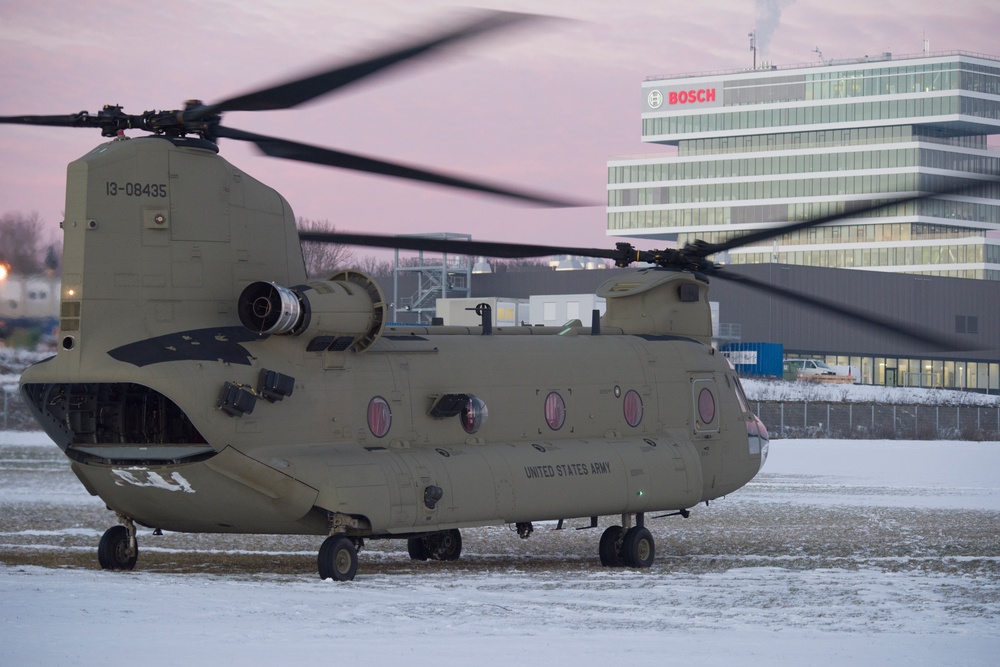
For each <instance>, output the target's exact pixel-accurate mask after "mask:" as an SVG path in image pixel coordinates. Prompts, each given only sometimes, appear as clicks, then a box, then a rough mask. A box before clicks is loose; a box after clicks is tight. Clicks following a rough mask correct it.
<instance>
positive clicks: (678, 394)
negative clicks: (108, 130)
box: [21, 137, 767, 576]
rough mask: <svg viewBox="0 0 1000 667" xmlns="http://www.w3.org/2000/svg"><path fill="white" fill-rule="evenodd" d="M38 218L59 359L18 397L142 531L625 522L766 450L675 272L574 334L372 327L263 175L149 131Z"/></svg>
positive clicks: (703, 495) (77, 181) (76, 176)
mask: <svg viewBox="0 0 1000 667" xmlns="http://www.w3.org/2000/svg"><path fill="white" fill-rule="evenodd" d="M63 229H64V245H65V250H64V274H63V284H62V304H61V313H60V314H61V319H60V324H61V333H60V336H61V341H60V346H59V350H58V353H57V354H56V356H55V357H53V358H51V359H49V360H46V361H45V362H42V363H40V364H37V365H35V366H33V367H31V368H30V369H28V370H27V371H26V372H25V373H24V375H23V377H22V380H21V383H22V392H23V394H24V395H25V397H26V399H27V402H28V403H29V405H30V406H31V407H32V409H33V410H34V412H35V414H36V417H37V418H38V420H39V423H40V424H41V425H42V427H43V428H44V429H45V430H46V431H47V432H48V433H49V435H50V436H51V437H52V438H53V439H54V440H55V442H56V443H57V444H58V445H59V446H60V447H61V448H62V449H63V451H65V453H66V454H67V456H68V457H69V458H70V459H71V461H72V463H71V465H72V468H73V470H74V472H75V473H76V474H77V475H78V477H79V478H80V480H81V481H82V483H83V484H84V486H85V487H86V488H87V490H88V491H90V492H91V493H92V494H95V495H98V496H100V497H101V498H102V499H103V500H104V501H105V502H106V503H107V505H108V507H109V508H111V509H112V510H114V511H116V512H117V513H118V514H119V515H120V516H121V517H126V518H127V519H128V520H134V521H135V522H138V523H140V524H143V525H147V526H150V527H155V528H161V529H165V530H173V531H190V532H239V533H276V534H282V533H284V534H291V533H299V534H330V535H334V534H344V535H348V536H353V537H361V538H364V537H393V536H395V537H405V536H412V535H422V534H429V533H434V532H438V531H444V530H449V529H454V528H461V527H467V526H479V525H491V524H502V523H518V524H521V523H526V522H531V521H539V520H547V519H565V518H574V517H597V516H602V515H626V514H636V515H640V516H641V515H642V514H643V513H645V512H651V511H671V510H674V511H680V510H687V509H688V508H690V507H692V506H694V505H696V504H698V503H700V502H705V501H708V500H711V499H714V498H718V497H720V496H723V495H726V494H728V493H731V492H732V491H734V490H736V489H738V488H740V487H741V486H743V485H744V484H746V483H747V482H748V481H749V480H750V479H752V478H753V477H754V475H755V474H756V473H757V471H758V470H759V469H760V467H761V465H762V464H763V461H764V459H765V457H766V453H767V435H766V430H764V428H763V425H762V424H760V422H759V420H758V419H757V418H756V417H755V416H754V415H753V414H752V412H751V411H750V410H749V408H748V406H747V404H746V401H745V399H744V398H743V397H742V393H741V391H742V390H741V389H740V387H739V382H738V380H737V378H736V375H735V372H734V371H733V370H732V368H731V366H729V364H728V362H727V361H726V360H725V359H724V358H723V357H722V355H720V354H716V353H715V350H714V349H713V348H712V346H711V345H710V337H711V321H710V309H709V305H708V301H707V292H708V289H707V288H708V286H707V281H706V280H704V279H702V278H700V277H699V276H697V275H694V274H691V273H688V272H684V271H670V270H663V269H647V270H640V271H635V272H627V273H616V274H615V276H614V277H613V278H612V279H611V280H609V281H608V282H607V283H606V284H605V285H604V286H603V287H602V288H601V292H600V293H601V294H602V295H603V296H605V297H606V298H607V300H608V312H607V313H606V314H605V316H604V317H603V318H602V319H601V320H600V322H599V323H598V326H583V325H582V324H581V323H579V322H574V323H570V324H568V325H567V326H566V327H562V328H552V327H515V328H510V329H498V330H496V331H490V330H489V328H488V327H487V328H485V330H484V328H483V327H471V328H465V327H442V326H430V327H409V326H405V327H404V326H395V327H393V326H387V325H386V323H385V313H386V304H385V299H384V297H383V296H382V294H381V291H380V290H379V289H378V287H377V285H375V284H374V282H373V281H371V280H370V279H369V278H368V277H367V276H365V275H364V274H361V273H357V272H352V271H344V272H341V273H339V274H337V275H334V276H332V277H331V278H330V279H329V280H326V281H314V282H308V281H307V280H306V276H305V272H304V268H303V264H302V256H301V250H300V247H299V244H298V239H297V237H296V229H295V224H294V217H293V215H292V212H291V209H290V207H289V206H288V204H287V202H285V200H284V199H283V198H282V197H281V196H280V195H279V194H278V193H277V192H275V191H274V190H272V189H271V188H269V187H267V186H265V185H263V184H261V183H259V182H257V181H255V180H254V179H252V178H250V177H249V176H247V175H246V174H244V173H243V172H241V171H240V170H238V169H236V168H235V167H233V166H232V165H231V164H229V163H228V162H226V161H225V160H224V159H222V158H221V157H219V156H218V155H217V154H216V151H215V149H214V145H212V144H209V143H208V142H204V141H200V140H183V139H165V138H159V137H151V138H143V139H136V140H124V141H112V142H109V143H107V144H103V145H102V146H99V147H98V148H96V149H95V150H94V151H92V152H91V153H89V154H88V155H86V156H84V157H83V158H81V159H80V160H78V161H76V162H74V163H72V164H71V165H70V167H69V176H68V185H67V205H66V220H65V222H64V223H63ZM321 557H322V555H321ZM352 576H353V574H352Z"/></svg>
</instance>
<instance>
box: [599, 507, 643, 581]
mask: <svg viewBox="0 0 1000 667" xmlns="http://www.w3.org/2000/svg"><path fill="white" fill-rule="evenodd" d="M629 518H630V517H629V516H628V515H627V514H626V515H623V516H622V523H624V524H625V525H626V526H628V525H629V523H631V522H630V521H629ZM635 518H636V525H635V526H632V527H631V528H629V529H628V530H626V529H624V528H622V527H621V526H611V527H609V528H607V529H606V530H605V531H604V533H603V534H602V535H601V542H600V545H599V546H598V553H599V554H600V556H601V565H603V566H604V567H639V568H644V567H649V566H650V565H652V564H653V560H654V559H655V558H656V542H655V541H654V540H653V535H652V533H650V532H649V529H647V528H646V527H645V526H643V516H642V514H637V515H636V517H635Z"/></svg>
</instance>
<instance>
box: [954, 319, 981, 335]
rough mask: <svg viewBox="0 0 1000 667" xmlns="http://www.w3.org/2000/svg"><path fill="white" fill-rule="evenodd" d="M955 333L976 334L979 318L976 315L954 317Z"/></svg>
mask: <svg viewBox="0 0 1000 667" xmlns="http://www.w3.org/2000/svg"><path fill="white" fill-rule="evenodd" d="M955 333H967V334H978V333H979V317H978V316H977V315H956V316H955Z"/></svg>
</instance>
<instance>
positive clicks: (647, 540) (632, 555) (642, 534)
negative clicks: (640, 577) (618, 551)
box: [622, 526, 656, 567]
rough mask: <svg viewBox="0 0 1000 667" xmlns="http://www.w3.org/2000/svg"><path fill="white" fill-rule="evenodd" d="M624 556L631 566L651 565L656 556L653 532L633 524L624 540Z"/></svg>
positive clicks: (626, 562)
mask: <svg viewBox="0 0 1000 667" xmlns="http://www.w3.org/2000/svg"><path fill="white" fill-rule="evenodd" d="M622 558H623V559H624V561H625V564H626V565H627V566H629V567H649V566H650V565H652V564H653V560H655V558H656V543H655V542H654V541H653V534H652V533H650V532H649V530H648V529H647V528H645V527H643V528H640V527H639V526H633V527H632V528H629V530H628V532H627V533H625V538H624V539H623V540H622Z"/></svg>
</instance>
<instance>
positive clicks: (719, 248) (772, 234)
mask: <svg viewBox="0 0 1000 667" xmlns="http://www.w3.org/2000/svg"><path fill="white" fill-rule="evenodd" d="M984 175H986V176H992V178H989V179H987V180H982V181H978V182H976V183H972V184H967V183H966V184H963V185H961V186H959V187H956V188H950V189H946V190H941V191H939V192H923V193H920V194H916V195H911V196H907V197H898V198H896V199H891V200H888V201H885V202H882V203H880V204H873V205H870V206H863V207H858V208H851V207H849V206H848V207H847V208H846V209H845V210H844V211H843V212H841V213H832V214H830V215H825V216H822V217H819V218H812V219H810V220H802V221H800V222H793V223H789V224H786V225H779V226H777V227H768V228H767V229H761V230H758V231H756V232H749V233H747V234H743V235H741V236H736V237H734V238H731V239H729V240H728V241H722V242H720V243H704V242H696V243H694V244H691V245H690V246H689V247H688V248H685V253H686V254H690V255H695V256H698V257H708V256H709V255H714V254H717V253H720V252H725V251H727V250H732V249H733V248H741V247H743V246H746V245H753V244H754V243H759V242H761V241H768V240H770V239H773V238H777V237H779V236H782V235H784V234H790V233H791V232H796V231H798V230H800V229H808V228H809V227H816V226H818V225H822V224H825V223H828V222H834V221H837V220H842V219H844V218H853V217H857V216H860V215H864V214H865V213H873V212H877V211H883V210H885V209H888V208H891V207H893V206H899V205H901V204H908V203H910V202H914V201H919V200H921V199H929V198H931V197H942V196H949V195H963V194H968V193H969V192H972V191H975V190H977V189H978V188H981V187H984V186H986V185H989V184H992V183H996V182H997V180H996V176H995V175H989V174H984ZM887 194H888V193H887ZM848 204H850V202H848Z"/></svg>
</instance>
